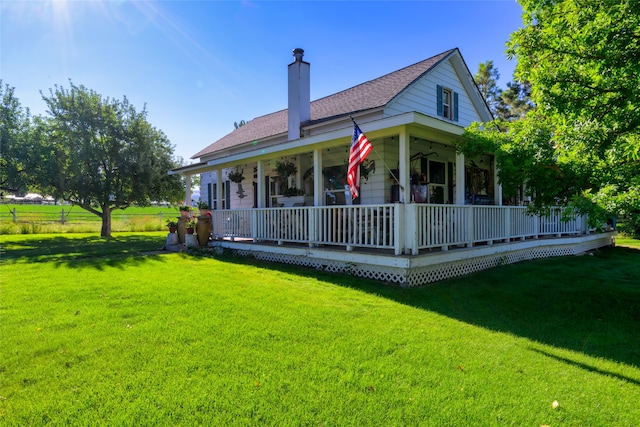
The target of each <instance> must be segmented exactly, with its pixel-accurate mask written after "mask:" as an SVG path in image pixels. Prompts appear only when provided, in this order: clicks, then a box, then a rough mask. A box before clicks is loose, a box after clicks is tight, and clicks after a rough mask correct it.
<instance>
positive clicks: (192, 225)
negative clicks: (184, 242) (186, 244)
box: [185, 219, 196, 234]
mask: <svg viewBox="0 0 640 427" xmlns="http://www.w3.org/2000/svg"><path fill="white" fill-rule="evenodd" d="M185 230H186V233H187V234H193V233H194V232H195V231H196V220H195V219H190V220H189V221H187V224H186V225H185Z"/></svg>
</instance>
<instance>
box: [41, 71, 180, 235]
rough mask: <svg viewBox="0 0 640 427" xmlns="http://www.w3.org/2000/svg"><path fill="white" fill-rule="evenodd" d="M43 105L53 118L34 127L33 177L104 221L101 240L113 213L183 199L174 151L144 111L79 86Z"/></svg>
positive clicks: (60, 90)
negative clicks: (171, 171)
mask: <svg viewBox="0 0 640 427" xmlns="http://www.w3.org/2000/svg"><path fill="white" fill-rule="evenodd" d="M43 99H44V101H45V102H46V104H47V107H48V109H49V111H48V113H49V117H45V118H38V119H37V120H35V122H34V130H33V132H32V138H31V144H30V145H29V156H28V158H29V161H30V171H31V173H33V175H34V177H35V179H36V180H37V183H38V186H39V188H40V189H41V190H42V191H43V192H46V193H48V194H51V195H53V196H54V197H56V198H59V199H63V200H66V201H68V202H71V203H73V204H74V205H77V206H80V207H82V208H83V209H86V210H87V211H89V212H92V213H94V214H96V215H98V216H100V217H101V218H102V230H101V235H102V236H103V237H108V236H110V234H111V211H112V210H113V209H124V208H126V207H128V206H130V205H131V204H134V203H135V204H140V205H145V204H147V203H149V202H150V200H163V199H164V200H170V201H175V200H179V199H180V198H181V197H183V185H182V184H181V181H180V178H179V177H177V176H169V175H168V174H167V171H168V170H169V169H172V168H174V167H176V166H177V165H176V162H175V160H174V159H173V147H172V146H171V144H170V142H169V140H168V139H167V137H166V136H165V135H164V134H163V133H162V132H161V131H160V130H158V129H156V128H154V127H153V126H151V124H149V122H148V121H147V119H146V116H147V112H146V110H144V109H143V110H142V111H136V109H135V108H134V107H133V106H132V105H131V104H129V101H128V100H127V98H126V97H125V98H124V99H123V100H122V101H119V100H115V99H109V98H103V97H102V96H100V95H99V94H97V93H96V92H94V91H92V90H90V89H87V88H86V87H84V86H77V85H74V84H73V83H70V88H69V89H65V88H63V87H59V86H55V89H52V90H50V94H49V96H45V95H44V94H43Z"/></svg>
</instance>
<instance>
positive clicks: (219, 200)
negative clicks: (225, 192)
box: [215, 168, 222, 210]
mask: <svg viewBox="0 0 640 427" xmlns="http://www.w3.org/2000/svg"><path fill="white" fill-rule="evenodd" d="M215 172H216V210H220V209H222V169H220V168H217V169H216V170H215Z"/></svg>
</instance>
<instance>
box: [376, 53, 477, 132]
mask: <svg viewBox="0 0 640 427" xmlns="http://www.w3.org/2000/svg"><path fill="white" fill-rule="evenodd" d="M437 85H441V86H443V87H445V88H448V89H451V90H452V91H454V92H457V93H458V96H459V98H458V121H457V122H453V121H451V122H452V123H456V124H458V125H460V126H463V127H467V126H468V125H469V124H471V123H472V122H474V121H481V117H480V114H479V113H478V111H476V109H475V107H474V105H473V104H472V102H471V99H470V96H469V94H468V93H467V92H466V91H465V89H464V86H463V85H462V83H461V81H460V78H459V77H458V75H457V74H456V72H455V70H454V68H453V66H452V65H451V62H450V61H445V62H442V63H441V64H439V65H438V66H437V67H436V68H434V69H433V70H432V71H431V72H429V73H428V74H427V75H425V76H424V77H422V78H421V79H419V80H418V81H416V82H414V83H413V84H412V85H411V86H409V87H408V88H407V89H406V90H405V91H404V92H403V93H401V94H400V96H398V97H397V98H396V99H394V100H393V101H391V102H390V103H389V104H388V105H387V107H386V108H385V116H387V117H389V116H395V115H398V114H402V113H407V112H411V111H417V112H419V113H422V114H426V115H428V116H432V117H436V118H440V119H442V120H446V121H450V120H448V119H444V118H443V117H441V116H438V115H437V111H436V86H437Z"/></svg>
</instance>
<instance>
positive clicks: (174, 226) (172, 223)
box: [167, 219, 178, 233]
mask: <svg viewBox="0 0 640 427" xmlns="http://www.w3.org/2000/svg"><path fill="white" fill-rule="evenodd" d="M167 227H168V228H169V233H175V232H176V231H178V221H176V220H173V219H168V220H167Z"/></svg>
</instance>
